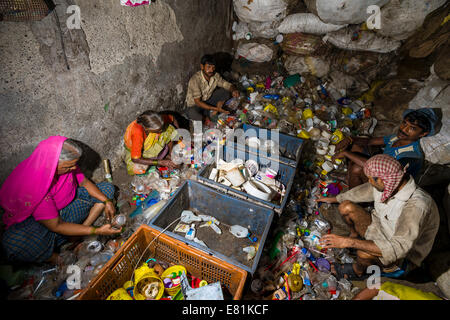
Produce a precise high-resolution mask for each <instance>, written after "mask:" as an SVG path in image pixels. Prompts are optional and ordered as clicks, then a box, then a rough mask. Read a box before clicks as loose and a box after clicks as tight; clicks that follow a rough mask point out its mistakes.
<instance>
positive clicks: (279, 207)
mask: <svg viewBox="0 0 450 320" xmlns="http://www.w3.org/2000/svg"><path fill="white" fill-rule="evenodd" d="M221 153H222V154H221V158H222V159H223V160H224V161H226V162H230V161H232V160H233V159H237V158H239V159H242V160H244V161H247V160H249V159H252V160H255V161H256V162H257V163H258V164H259V165H260V166H261V165H265V166H268V167H272V168H274V167H275V168H276V169H277V171H278V175H277V177H276V179H277V180H279V181H280V182H281V183H282V184H284V186H285V188H286V192H285V195H284V197H283V199H281V203H274V202H270V201H265V200H262V199H259V198H257V197H255V196H252V195H250V194H248V193H247V192H245V191H239V190H236V189H234V188H232V187H227V186H225V185H223V184H221V183H218V182H215V181H214V180H211V179H209V176H210V173H211V171H212V169H213V168H215V167H216V163H215V161H214V162H213V163H211V164H209V165H205V166H204V167H203V168H202V169H200V171H199V173H198V180H199V181H200V182H201V183H204V184H206V185H209V186H211V187H213V188H215V189H217V190H220V191H222V192H224V193H227V194H231V195H234V196H235V197H238V198H241V199H245V200H249V201H251V202H253V203H257V204H260V205H262V206H264V207H268V208H271V209H272V210H274V211H275V212H277V213H278V214H281V213H282V211H283V209H284V207H285V206H286V203H287V199H288V197H289V193H290V191H291V188H292V184H293V182H294V177H295V172H296V167H293V166H290V165H287V164H284V163H281V162H278V161H276V160H274V159H272V158H268V157H264V156H263V155H261V154H256V153H249V152H247V151H244V150H242V149H237V148H236V146H234V148H229V147H228V148H227V147H226V146H224V147H223V148H222V151H221Z"/></svg>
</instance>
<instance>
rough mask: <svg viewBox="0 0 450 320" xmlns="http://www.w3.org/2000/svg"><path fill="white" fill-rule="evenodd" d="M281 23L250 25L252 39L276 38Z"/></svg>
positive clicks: (256, 23) (254, 23)
mask: <svg viewBox="0 0 450 320" xmlns="http://www.w3.org/2000/svg"><path fill="white" fill-rule="evenodd" d="M279 24H280V22H278V21H273V22H252V23H249V24H248V28H249V30H250V33H251V36H252V38H264V39H272V38H275V37H276V36H277V35H278V34H279V32H278V26H279Z"/></svg>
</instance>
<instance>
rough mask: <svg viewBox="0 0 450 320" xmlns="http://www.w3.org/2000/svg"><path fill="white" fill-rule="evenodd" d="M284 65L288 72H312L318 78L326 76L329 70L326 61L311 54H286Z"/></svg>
mask: <svg viewBox="0 0 450 320" xmlns="http://www.w3.org/2000/svg"><path fill="white" fill-rule="evenodd" d="M284 67H285V68H286V70H287V71H288V73H289V74H296V73H299V74H312V75H313V76H316V77H318V78H321V77H324V76H326V75H327V74H328V72H329V71H330V65H329V64H328V62H327V61H325V60H322V59H321V58H317V57H311V56H306V57H303V56H288V57H287V58H286V60H285V62H284Z"/></svg>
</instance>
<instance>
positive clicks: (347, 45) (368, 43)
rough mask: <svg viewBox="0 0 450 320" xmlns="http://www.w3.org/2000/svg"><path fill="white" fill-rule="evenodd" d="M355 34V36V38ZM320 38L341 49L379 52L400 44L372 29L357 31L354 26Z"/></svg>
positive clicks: (394, 47) (387, 50) (385, 51)
mask: <svg viewBox="0 0 450 320" xmlns="http://www.w3.org/2000/svg"><path fill="white" fill-rule="evenodd" d="M355 33H356V34H355ZM355 36H356V37H357V38H356V39H355ZM322 40H323V41H324V42H329V43H331V44H332V45H334V46H336V47H338V48H341V49H347V50H356V51H371V52H379V53H387V52H391V51H394V50H396V49H398V48H399V47H400V45H401V42H400V41H398V40H394V39H390V38H387V37H383V36H380V35H377V34H376V33H375V32H372V31H358V29H355V28H346V29H341V30H338V31H335V32H331V33H327V34H326V35H325V36H324V37H323V38H322Z"/></svg>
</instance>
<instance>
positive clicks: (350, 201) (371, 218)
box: [317, 154, 439, 280]
mask: <svg viewBox="0 0 450 320" xmlns="http://www.w3.org/2000/svg"><path fill="white" fill-rule="evenodd" d="M364 173H365V174H366V176H367V178H368V180H369V182H367V183H365V184H362V185H360V186H358V187H356V188H353V189H351V190H349V191H347V192H344V193H341V194H339V195H337V196H336V197H334V198H331V197H329V198H326V197H323V198H320V199H318V200H317V201H318V202H328V203H336V202H339V203H340V205H339V213H340V214H341V215H342V217H343V218H344V220H345V222H346V223H347V224H348V225H349V227H350V230H351V232H350V235H349V236H348V237H342V236H338V235H335V234H328V235H325V236H323V237H322V238H321V240H320V241H321V243H322V246H323V247H324V248H354V249H356V250H357V251H356V254H357V260H356V263H353V264H352V263H347V264H343V265H339V264H334V269H335V272H336V275H337V277H339V278H343V277H344V276H345V275H347V277H348V279H349V280H356V279H360V278H361V277H362V276H364V274H365V272H366V269H367V267H369V266H370V265H379V266H380V267H383V271H384V272H386V273H391V272H397V273H408V272H409V271H412V270H413V269H415V268H416V267H419V266H420V265H421V263H422V261H423V260H424V259H425V257H426V256H427V255H428V254H429V252H430V251H431V248H432V246H433V242H434V238H435V236H436V234H437V231H438V228H439V211H438V208H437V206H436V203H435V202H434V200H433V199H432V198H431V196H430V195H429V194H428V193H426V192H425V191H423V190H422V189H420V188H419V187H418V186H417V185H416V184H415V182H414V179H413V178H412V177H410V176H409V174H407V173H405V169H404V168H403V167H402V165H401V164H400V162H399V161H397V160H395V159H394V158H392V157H391V156H389V155H386V154H379V155H376V156H374V157H372V158H370V159H369V160H367V161H366V162H365V164H364ZM360 202H374V207H375V209H374V210H373V211H372V212H371V213H369V212H367V211H366V210H365V209H364V208H363V207H361V206H360V205H358V204H357V203H360ZM358 237H361V238H362V239H358ZM400 267H401V268H400ZM391 275H394V274H391Z"/></svg>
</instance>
